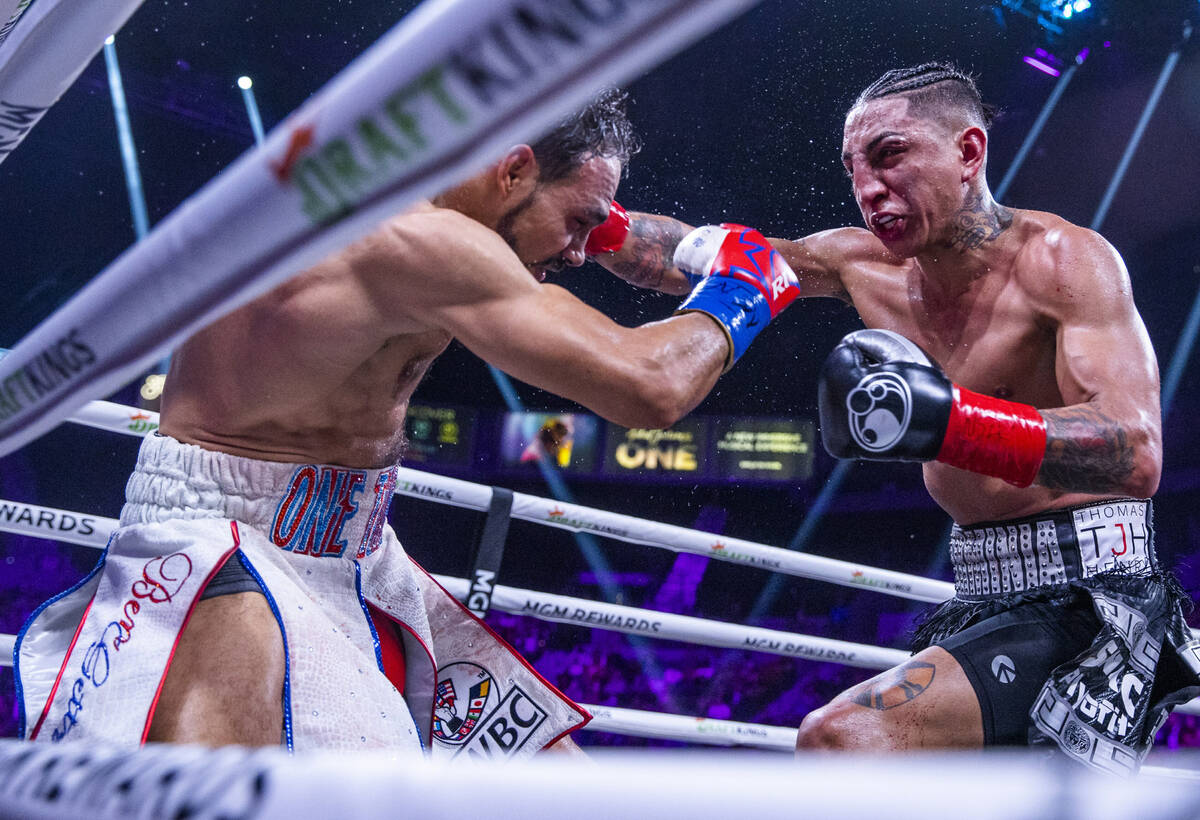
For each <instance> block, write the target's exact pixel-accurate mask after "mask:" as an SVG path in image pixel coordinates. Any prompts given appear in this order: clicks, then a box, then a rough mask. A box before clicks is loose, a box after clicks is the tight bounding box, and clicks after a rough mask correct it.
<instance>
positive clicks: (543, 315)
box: [354, 211, 730, 427]
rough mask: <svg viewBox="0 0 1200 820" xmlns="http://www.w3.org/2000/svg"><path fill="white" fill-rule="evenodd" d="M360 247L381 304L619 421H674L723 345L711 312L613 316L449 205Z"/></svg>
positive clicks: (708, 382) (711, 378) (361, 264)
mask: <svg viewBox="0 0 1200 820" xmlns="http://www.w3.org/2000/svg"><path fill="white" fill-rule="evenodd" d="M358 249H359V250H358V251H357V252H358V253H360V254H361V257H360V258H359V259H358V260H356V262H355V263H354V264H355V267H356V268H358V269H359V271H360V273H362V275H363V276H364V279H366V280H367V281H369V283H370V284H369V287H370V289H371V290H372V293H371V298H372V301H373V302H374V304H376V305H377V307H378V308H379V309H380V310H381V312H383V313H385V314H393V315H398V316H403V317H405V323H406V324H411V323H413V322H418V323H420V324H421V325H423V326H425V327H427V328H429V329H430V330H433V329H442V330H446V331H449V332H450V333H452V334H453V335H454V336H456V337H457V338H458V339H459V340H460V341H462V342H463V344H465V345H466V346H467V348H469V349H470V350H471V351H472V352H474V353H475V354H476V355H478V356H480V357H481V358H483V359H484V360H485V361H487V362H489V363H491V364H493V365H495V366H496V367H499V368H500V369H501V370H504V371H505V372H507V373H509V374H511V375H513V376H515V377H516V378H518V379H520V380H522V381H525V382H528V383H529V384H533V385H536V386H538V387H541V388H543V389H545V390H549V391H551V392H553V393H557V394H558V395H561V396H564V397H566V398H569V399H572V400H574V401H577V402H579V403H580V404H582V405H584V406H585V407H588V408H589V409H591V410H593V411H594V412H596V413H598V414H599V415H601V416H603V417H605V418H607V419H609V420H611V421H614V422H616V423H618V424H622V425H625V426H630V427H666V426H669V425H671V424H672V423H674V422H675V421H676V420H678V419H679V418H680V417H682V416H683V415H684V414H686V413H687V412H688V411H689V410H691V409H692V408H693V407H695V406H696V405H697V404H698V403H699V402H700V400H701V399H702V398H704V396H705V395H707V393H708V392H709V391H710V390H711V389H712V387H713V385H714V384H715V383H716V380H717V377H718V376H719V375H720V374H721V371H722V369H723V367H724V366H725V364H726V361H727V360H728V358H729V356H730V347H729V342H728V341H727V336H726V334H725V332H724V331H723V330H722V329H721V327H720V326H719V325H718V324H717V322H716V321H714V320H713V319H712V318H710V317H708V316H706V315H701V314H699V313H689V314H686V315H682V316H675V317H672V318H670V319H666V320H664V321H661V322H652V323H650V324H647V325H643V326H641V327H636V328H626V327H622V326H620V325H618V324H616V323H615V322H613V321H612V320H611V319H609V318H608V317H607V316H605V315H604V314H602V313H600V312H599V311H597V310H595V309H593V308H591V307H589V306H588V305H586V304H584V303H583V302H581V301H580V300H579V299H577V298H575V297H574V296H573V295H572V294H571V293H569V292H568V291H566V290H564V289H563V288H560V287H558V286H556V285H549V284H539V283H538V282H536V281H535V280H534V279H533V277H532V276H531V275H530V274H529V272H528V271H527V270H526V269H525V267H524V266H523V265H521V263H520V262H519V261H518V260H517V258H516V256H514V255H513V253H512V251H511V250H510V249H509V248H508V246H507V245H506V244H505V243H504V242H503V241H502V240H501V239H500V237H499V236H497V235H496V234H495V233H494V232H492V231H489V230H487V229H486V228H484V227H483V226H481V225H480V224H479V223H477V222H474V221H472V220H470V219H468V218H466V217H464V216H462V215H460V214H457V213H454V212H450V211H437V212H431V213H423V214H410V215H406V216H405V217H403V218H401V219H398V220H395V221H393V223H391V224H390V225H389V226H388V228H387V229H385V230H384V231H381V232H377V234H376V238H375V239H374V240H373V241H371V242H370V243H365V244H360V245H359V246H358Z"/></svg>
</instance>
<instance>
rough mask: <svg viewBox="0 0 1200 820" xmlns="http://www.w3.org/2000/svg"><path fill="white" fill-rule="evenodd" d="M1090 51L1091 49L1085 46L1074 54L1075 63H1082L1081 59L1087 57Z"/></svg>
mask: <svg viewBox="0 0 1200 820" xmlns="http://www.w3.org/2000/svg"><path fill="white" fill-rule="evenodd" d="M1091 53H1092V50H1091V49H1090V48H1087V47H1086V46H1085V47H1084V49H1083V51H1081V52H1079V53H1078V54H1076V55H1075V64H1076V65H1083V61H1084V60H1086V59H1087V58H1088V55H1089V54H1091Z"/></svg>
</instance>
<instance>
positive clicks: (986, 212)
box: [948, 194, 1013, 250]
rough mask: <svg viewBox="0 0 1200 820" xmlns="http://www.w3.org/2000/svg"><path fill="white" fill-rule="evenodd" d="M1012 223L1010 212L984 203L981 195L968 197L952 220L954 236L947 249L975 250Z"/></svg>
mask: <svg viewBox="0 0 1200 820" xmlns="http://www.w3.org/2000/svg"><path fill="white" fill-rule="evenodd" d="M1012 222H1013V214H1012V211H1010V210H1009V209H1008V208H1005V207H1004V206H1003V205H1001V204H1000V203H998V202H988V203H984V201H983V194H979V195H978V196H976V197H973V198H971V197H968V199H967V201H966V202H964V203H963V207H962V210H960V211H959V212H958V214H957V216H955V218H954V235H953V236H952V237H950V242H949V244H948V247H950V248H957V249H959V250H976V249H977V248H979V247H981V246H982V245H983V243H985V242H991V241H992V240H993V239H995V238H996V237H998V236H1000V234H1002V233H1004V232H1005V231H1006V230H1008V228H1009V226H1010V225H1012Z"/></svg>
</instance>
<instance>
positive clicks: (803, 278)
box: [591, 212, 869, 301]
mask: <svg viewBox="0 0 1200 820" xmlns="http://www.w3.org/2000/svg"><path fill="white" fill-rule="evenodd" d="M691 230H692V226H690V225H687V224H686V223H683V222H680V221H679V220H677V219H673V218H671V217H669V216H658V215H655V214H646V213H637V212H630V214H629V235H628V236H627V237H626V238H625V242H624V244H623V245H622V246H621V249H620V250H619V251H616V252H613V253H599V254H596V255H594V256H592V257H591V258H592V259H593V261H595V262H598V263H599V264H601V265H603V266H604V267H605V268H607V269H608V270H610V271H612V272H613V273H615V274H616V275H617V276H619V277H620V278H622V279H624V280H625V281H626V282H629V283H630V284H631V285H636V286H638V287H640V288H650V289H652V290H657V291H661V292H662V293H672V294H676V295H683V294H685V293H687V292H688V291H689V290H691V287H692V286H691V284H690V283H689V281H688V278H687V277H686V276H684V274H683V273H682V272H681V271H680V270H679V269H678V268H677V267H675V264H674V262H673V261H672V258H673V256H674V254H675V247H676V246H677V245H678V244H679V242H680V240H682V239H683V238H684V237H685V236H687V235H688V233H690V232H691ZM864 233H866V232H864V231H858V230H856V229H853V228H850V229H847V228H839V229H835V230H830V231H822V232H820V233H816V234H813V235H812V236H808V237H805V238H804V239H797V240H789V239H771V240H770V241H771V244H772V245H773V246H774V248H775V250H777V251H779V254H780V255H781V256H782V257H783V258H784V259H785V260H786V261H787V263H788V264H789V265H790V266H791V268H792V270H793V271H794V272H795V273H796V276H797V277H798V278H799V280H800V295H801V296H802V297H809V296H834V297H837V298H840V299H844V300H846V301H849V297H848V296H847V294H846V289H845V287H844V286H843V285H842V282H841V277H840V275H839V273H838V271H839V270H840V269H841V268H842V266H843V265H844V264H845V263H846V260H847V259H848V258H849V257H850V256H851V255H853V254H858V253H861V252H862V237H861V236H859V234H864ZM867 235H868V236H869V234H867Z"/></svg>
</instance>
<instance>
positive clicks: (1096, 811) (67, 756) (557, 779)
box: [0, 740, 1200, 820]
mask: <svg viewBox="0 0 1200 820" xmlns="http://www.w3.org/2000/svg"><path fill="white" fill-rule="evenodd" d="M0 772H3V774H2V775H0V816H5V817H32V818H37V820H57V818H64V820H65V819H66V818H70V820H74V818H77V817H81V816H86V817H89V818H94V820H118V819H119V820H125V818H129V817H148V816H150V815H151V814H153V815H154V816H156V817H183V816H189V817H193V816H194V817H254V818H257V820H296V818H300V817H355V818H363V820H376V818H380V820H382V818H391V817H395V816H396V812H397V807H403V813H404V815H405V816H413V817H421V818H423V819H424V820H457V819H458V818H462V817H465V816H479V817H482V818H486V820H542V818H545V819H546V820H561V818H563V817H564V816H569V817H571V818H572V820H613V818H643V817H647V818H648V817H654V818H659V817H662V818H685V817H686V818H692V819H693V820H728V818H730V817H735V818H754V819H755V820H774V818H780V819H781V820H783V818H787V819H788V820H793V819H794V818H796V817H820V818H840V820H859V819H860V818H861V820H878V819H879V818H881V817H887V818H889V820H959V818H962V817H971V818H972V820H1026V819H1027V818H1039V820H1075V818H1081V817H1086V818H1088V820H1128V818H1131V817H1136V818H1138V820H1177V819H1178V818H1181V817H1195V816H1196V814H1197V812H1198V811H1200V794H1198V793H1197V790H1196V787H1195V784H1194V783H1191V782H1188V781H1184V780H1167V779H1163V778H1154V777H1132V778H1116V777H1108V778H1102V777H1097V776H1096V775H1095V774H1094V773H1092V772H1090V771H1088V770H1086V769H1085V768H1084V767H1082V766H1077V765H1074V764H1070V763H1068V762H1065V761H1064V762H1063V763H1062V764H1061V765H1054V764H1053V762H1048V761H1047V760H1046V759H1045V757H1044V754H1039V753H1036V752H1034V753H1024V754H1022V753H1017V752H1010V753H996V754H983V753H979V752H965V753H964V752H959V753H952V752H943V753H930V754H927V755H911V756H879V755H852V754H841V755H820V756H811V757H808V756H806V757H805V758H803V759H801V760H798V761H797V760H793V759H791V758H788V757H784V756H775V755H766V756H764V755H731V754H727V753H714V752H709V753H698V752H671V751H667V750H644V751H639V752H633V751H627V752H622V753H615V752H614V753H611V754H604V755H597V756H595V757H593V758H592V759H591V760H581V759H577V758H573V757H567V756H563V755H554V754H545V755H538V756H537V757H535V758H533V759H532V760H528V761H520V762H514V763H511V764H508V765H495V764H494V763H484V762H481V763H478V764H475V763H472V762H470V761H458V760H450V761H427V760H424V759H421V758H407V757H406V758H403V759H400V760H397V758H396V757H395V756H394V755H392V754H388V753H379V752H376V753H373V754H372V753H370V752H358V753H354V752H344V751H338V752H334V751H316V752H307V753H306V752H301V753H297V754H295V755H291V754H288V752H287V751H286V750H284V749H279V748H265V749H256V750H247V749H244V748H239V747H226V748H223V749H206V748H203V747H199V746H164V745H159V746H153V745H152V746H146V747H143V748H140V749H136V750H126V751H116V750H112V749H110V748H108V747H103V746H95V745H91V744H82V743H73V744H72V743H63V744H29V743H25V742H23V741H17V740H5V741H0Z"/></svg>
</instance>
